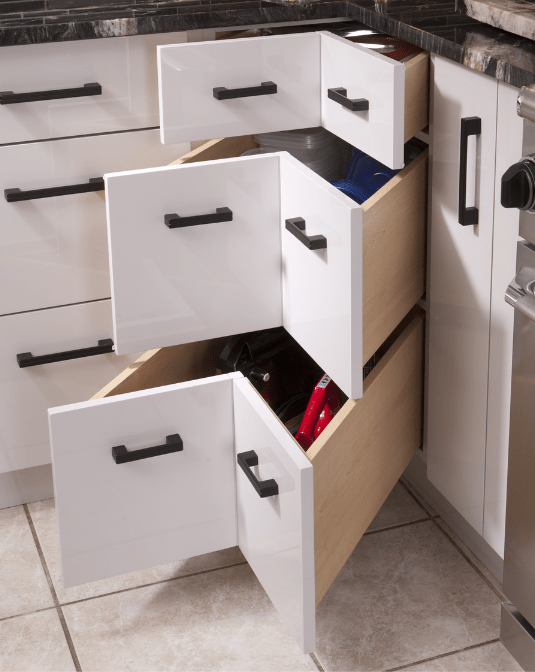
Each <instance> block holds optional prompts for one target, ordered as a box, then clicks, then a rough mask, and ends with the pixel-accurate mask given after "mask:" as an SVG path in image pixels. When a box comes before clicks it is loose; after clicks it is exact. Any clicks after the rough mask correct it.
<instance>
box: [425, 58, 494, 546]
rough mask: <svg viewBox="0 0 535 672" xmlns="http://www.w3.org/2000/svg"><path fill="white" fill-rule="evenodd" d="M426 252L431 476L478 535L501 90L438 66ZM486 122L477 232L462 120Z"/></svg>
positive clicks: (476, 139) (476, 144)
mask: <svg viewBox="0 0 535 672" xmlns="http://www.w3.org/2000/svg"><path fill="white" fill-rule="evenodd" d="M432 63H433V66H434V77H433V106H432V110H433V112H432V119H433V127H432V147H433V149H432V171H431V172H432V184H431V188H432V206H431V223H430V248H429V255H430V256H429V274H430V277H429V297H428V299H429V318H430V321H429V388H428V423H429V424H428V452H427V473H428V478H429V480H430V481H431V483H433V485H434V486H435V487H436V488H437V489H438V490H439V491H440V492H441V493H442V494H443V495H444V496H445V497H446V499H447V500H448V501H449V502H450V503H451V504H452V505H453V506H454V507H455V508H456V509H457V510H458V511H459V512H460V513H461V515H462V516H464V518H465V519H466V520H467V521H468V522H469V523H470V525H472V527H473V528H474V529H475V530H476V531H477V532H478V533H479V534H481V533H482V532H483V498H484V478H485V442H486V426H487V384H488V365H489V330H490V300H491V268H492V236H493V224H494V164H495V151H496V105H497V87H498V83H497V81H496V80H494V79H491V78H490V77H487V76H485V75H482V74H480V73H477V72H474V71H473V70H469V69H467V68H465V67H464V66H461V65H458V64H456V63H452V62H451V61H448V60H446V59H443V58H440V57H436V56H433V57H432ZM474 116H477V117H480V118H481V134H480V135H478V136H471V137H470V138H469V142H468V160H467V178H468V179H467V188H466V193H467V202H466V205H467V206H469V207H471V206H475V207H477V208H478V210H479V223H478V224H477V225H472V226H461V224H459V220H458V207H459V155H460V125H461V118H466V117H474Z"/></svg>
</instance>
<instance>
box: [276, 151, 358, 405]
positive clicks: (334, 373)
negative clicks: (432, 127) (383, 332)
mask: <svg viewBox="0 0 535 672" xmlns="http://www.w3.org/2000/svg"><path fill="white" fill-rule="evenodd" d="M280 174H281V238H282V305H283V308H282V320H283V322H282V323H283V326H284V328H285V329H286V330H287V331H288V332H289V333H290V334H291V335H292V336H293V337H294V338H295V340H296V341H297V342H298V343H299V344H300V345H301V346H302V347H303V348H304V349H305V350H306V351H307V352H308V354H309V355H310V356H311V357H312V358H313V359H314V360H316V362H318V364H320V366H321V367H323V369H324V370H325V371H326V373H328V374H329V376H331V378H332V379H333V380H334V381H335V382H336V384H337V385H338V386H339V387H340V388H341V389H342V390H343V391H344V392H345V393H346V394H347V395H348V397H350V398H351V399H358V398H360V397H361V396H362V366H363V362H362V208H361V207H360V205H358V204H357V203H355V201H353V200H352V199H350V198H348V197H347V196H345V194H343V193H342V192H341V191H339V190H338V189H336V188H335V187H333V186H331V185H330V184H329V183H328V182H326V181H325V180H324V179H322V178H321V177H319V176H318V175H316V174H315V173H313V172H312V171H310V170H309V169H308V168H306V166H304V165H303V164H302V163H300V162H299V161H297V160H296V159H294V158H293V157H291V156H290V155H285V156H284V159H282V158H281V169H280ZM296 218H301V219H302V220H303V222H301V224H300V225H301V226H304V227H305V228H304V231H296V228H295V227H296V223H295V222H293V221H291V220H295V219H296ZM287 220H290V221H289V222H288V223H287ZM297 224H299V222H298V223H297ZM292 232H293V233H292ZM296 233H297V234H299V233H301V236H300V237H299V238H297V237H296ZM311 236H312V237H314V236H323V237H324V238H325V240H324V241H323V244H324V245H325V247H324V248H320V249H310V248H309V247H308V246H307V245H310V243H307V238H310V237H311ZM316 244H317V243H316ZM312 247H314V244H312Z"/></svg>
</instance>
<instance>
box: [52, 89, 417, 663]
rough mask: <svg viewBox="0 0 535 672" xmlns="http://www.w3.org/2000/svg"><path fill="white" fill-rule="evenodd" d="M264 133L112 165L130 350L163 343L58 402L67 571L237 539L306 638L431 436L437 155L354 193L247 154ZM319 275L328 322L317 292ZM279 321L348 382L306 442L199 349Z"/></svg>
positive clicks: (124, 330) (111, 214)
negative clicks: (142, 163) (300, 224)
mask: <svg viewBox="0 0 535 672" xmlns="http://www.w3.org/2000/svg"><path fill="white" fill-rule="evenodd" d="M162 95H163V94H162ZM424 101H425V104H426V102H427V96H425V97H424ZM399 110H400V111H398V113H399V114H401V113H402V112H403V110H404V107H403V106H401V107H400V108H399ZM396 123H397V122H396ZM171 125H172V122H171ZM252 145H253V143H252V138H251V137H250V136H248V137H247V136H246V137H245V138H244V137H241V138H238V139H223V140H216V141H213V142H211V143H208V144H207V145H206V146H204V147H202V148H200V149H199V150H198V151H197V152H193V153H192V154H191V155H190V156H188V157H184V158H183V159H182V160H181V161H179V162H177V163H178V165H175V166H170V167H166V168H158V169H149V170H138V171H130V172H123V173H118V174H111V175H106V176H105V180H106V198H107V215H108V231H109V241H110V261H111V270H112V297H113V310H114V324H115V331H114V338H115V341H116V343H117V350H118V352H127V351H129V350H131V349H133V348H139V347H140V346H144V347H155V346H160V345H161V346H167V347H164V348H162V349H161V350H158V351H157V352H154V351H152V353H147V354H146V355H145V356H144V359H143V360H142V361H141V362H139V363H138V364H136V365H135V372H134V371H131V372H130V373H126V374H125V375H123V376H121V377H119V379H118V381H117V382H116V383H113V382H112V383H111V384H110V385H109V386H107V388H106V389H105V391H103V393H102V394H100V395H98V398H96V399H94V400H92V401H89V402H86V403H81V404H75V405H70V406H65V407H60V408H55V409H51V410H50V411H49V417H50V429H51V444H52V452H53V469H54V480H55V490H56V501H57V511H58V523H59V528H60V538H61V540H62V541H61V553H62V567H63V571H64V581H65V585H66V586H68V585H75V584H77V583H80V582H84V581H90V580H96V579H99V578H104V577H109V576H113V575H115V574H117V573H123V572H128V571H133V570H135V569H140V568H142V567H146V566H148V565H149V566H150V565H152V564H161V563H163V562H169V561H171V560H177V559H179V558H181V557H189V556H191V555H192V554H199V553H205V552H209V551H213V550H216V549H221V548H225V547H226V546H231V545H234V544H236V543H237V544H238V545H239V546H240V548H241V549H242V551H243V553H244V555H245V557H246V558H247V560H248V562H249V564H250V565H251V567H252V568H253V570H254V571H255V573H256V575H257V577H258V578H259V580H260V582H261V583H262V585H263V586H264V588H265V590H266V591H267V593H268V595H269V596H270V598H271V600H272V601H273V603H274V605H275V606H276V608H277V609H278V611H279V613H280V615H281V617H282V619H283V620H284V622H285V623H286V625H287V626H288V628H289V629H290V631H291V632H292V633H293V635H294V636H295V638H296V640H297V641H298V643H299V645H300V646H301V648H302V649H303V651H307V652H308V651H312V650H314V648H315V616H314V612H315V606H316V605H317V604H318V603H319V602H320V600H321V599H322V597H323V595H324V594H325V592H326V591H327V589H328V588H329V586H330V585H331V583H332V581H333V580H334V578H335V577H336V575H337V574H338V572H339V571H340V569H341V568H342V566H343V564H344V563H345V561H346V560H347V558H348V557H349V555H350V553H351V552H352V550H353V549H354V547H355V545H356V543H357V542H358V541H359V539H360V538H361V536H362V534H363V533H364V532H365V530H366V528H367V527H368V525H369V523H370V522H371V520H372V519H373V516H374V515H375V513H376V512H377V511H378V509H379V508H380V506H381V504H382V503H383V501H384V499H385V498H386V496H387V495H388V493H389V492H390V490H391V489H392V487H393V486H394V484H395V482H396V481H397V479H398V478H399V476H400V475H401V473H402V472H403V470H404V468H405V466H406V465H407V463H408V462H409V460H410V458H411V457H412V455H413V454H414V452H415V451H416V450H417V448H418V447H419V446H420V444H421V431H422V385H423V315H422V311H421V310H420V309H419V308H417V307H415V304H416V303H417V301H418V300H419V298H420V297H421V296H422V294H423V291H424V286H425V228H426V227H425V220H426V186H427V152H424V153H423V154H421V156H420V157H419V158H417V159H415V160H414V161H413V162H412V163H410V164H409V165H408V166H407V167H405V168H404V169H403V170H402V171H400V173H399V174H398V175H396V176H395V177H394V178H393V179H392V180H391V181H390V182H388V183H387V184H386V185H384V187H382V188H381V189H380V190H379V191H378V192H376V194H374V196H372V197H371V198H370V199H368V201H366V202H365V203H363V204H362V205H361V206H359V205H357V204H356V203H355V202H353V201H351V200H350V199H348V198H346V197H345V196H343V195H342V194H340V193H339V192H337V191H336V190H334V189H333V188H332V187H331V186H330V185H329V184H327V183H326V182H325V181H324V180H323V179H322V178H320V177H319V176H317V175H316V174H314V173H313V172H312V171H310V170H309V169H308V168H307V167H305V166H304V165H302V164H300V163H299V162H297V161H296V160H295V159H293V158H292V157H290V156H287V155H286V154H284V153H282V154H275V155H271V156H256V157H240V154H241V153H242V151H243V149H244V148H248V147H251V146H252ZM259 203H260V204H262V207H261V208H260V209H259ZM222 208H225V212H226V214H228V213H229V212H230V213H231V214H232V218H230V219H229V217H223V218H222V219H221V218H220V221H215V222H214V221H213V213H214V212H215V213H216V214H220V213H218V209H219V210H221V209H222ZM210 213H211V214H210ZM255 213H256V214H255ZM394 213H395V215H396V216H393V214H394ZM297 217H302V218H303V219H304V220H305V222H306V236H316V235H324V236H325V238H326V239H327V246H326V248H323V249H313V248H312V249H310V248H309V247H308V246H305V245H303V242H302V240H298V239H297V237H295V236H294V235H293V234H292V233H291V231H289V230H288V229H289V227H288V222H291V221H292V219H295V218H297ZM182 218H183V219H184V220H185V221H183V222H181V219H182ZM207 220H208V221H207ZM216 220H217V217H216ZM181 223H184V224H185V226H181ZM301 237H303V236H301ZM222 250H223V251H224V254H221V251H222ZM259 250H260V251H262V256H261V257H259V258H258V260H257V261H255V260H256V259H257V256H258V253H259ZM251 261H253V262H255V263H251ZM318 275H319V277H320V278H322V279H323V283H324V285H325V289H324V290H323V291H324V292H327V293H326V294H325V296H324V294H321V295H320V299H321V297H322V296H324V300H323V302H324V303H325V304H326V316H325V317H326V318H328V319H325V317H323V316H321V315H319V316H318V315H317V314H316V309H317V304H315V302H314V299H315V296H313V295H307V294H306V293H304V292H305V291H306V290H304V288H303V278H304V280H305V284H307V283H306V281H307V279H308V278H310V282H308V284H309V285H310V286H311V287H312V289H314V290H315V289H317V287H316V286H315V285H314V277H315V276H318ZM298 277H300V279H301V282H300V283H299V282H298ZM188 283H189V284H188ZM262 283H264V284H265V285H267V286H266V287H263V286H262ZM396 283H397V285H398V286H399V291H398V292H396V296H395V297H392V292H391V291H389V290H390V288H391V287H392V286H394V285H396ZM221 287H223V289H224V290H226V291H223V292H221ZM234 295H236V296H237V299H238V304H239V305H238V306H237V307H236V306H235V305H234V301H235V297H234ZM249 295H252V298H250V296H249ZM214 301H215V303H214ZM247 301H248V302H247ZM299 302H300V303H301V304H302V305H298V306H297V307H296V303H299ZM328 302H330V304H331V305H329V306H327V303H328ZM264 304H266V305H265V306H264ZM244 305H245V306H249V305H250V306H251V310H245V311H243V307H244ZM267 306H272V307H271V308H270V310H267ZM304 307H306V308H308V309H309V312H306V311H304ZM240 308H241V311H242V312H244V313H245V316H243V315H241V314H240V310H239V309H240ZM253 308H255V309H256V313H254V311H253V310H252V309H253ZM243 319H247V320H251V319H252V320H254V321H253V322H252V323H247V324H245V325H243V324H242V323H241V322H239V321H237V320H243ZM258 320H266V321H267V323H266V324H265V325H264V323H263V322H262V323H258ZM280 325H284V326H286V327H287V328H288V329H290V330H291V333H293V334H294V336H295V337H296V339H297V340H298V341H299V342H300V344H301V345H302V346H303V347H304V348H305V349H306V350H307V352H308V353H309V355H312V356H313V357H315V358H317V361H318V363H319V364H320V366H322V367H324V368H325V369H326V370H327V371H328V372H329V374H330V375H332V376H333V379H334V380H335V382H339V384H340V385H341V386H342V389H344V390H345V391H346V392H347V394H348V395H349V397H350V398H349V399H348V401H347V402H346V403H345V404H344V406H343V408H342V409H341V410H340V412H339V413H338V414H337V415H336V417H335V418H334V419H333V421H332V422H331V423H330V424H329V426H328V428H327V429H326V430H325V431H324V432H323V433H322V434H321V436H320V437H319V438H318V439H317V441H316V442H315V443H314V444H313V446H312V447H311V448H310V449H309V451H308V452H307V453H305V452H304V451H303V450H302V449H301V447H300V446H299V445H298V444H297V442H296V441H295V439H294V438H293V437H292V435H291V434H289V433H288V431H287V430H286V428H285V427H284V426H283V425H282V424H281V423H280V421H279V420H278V418H277V417H276V416H274V414H273V413H272V411H271V409H270V408H269V407H268V406H267V404H266V402H265V401H264V400H263V399H262V398H261V397H260V396H259V395H258V393H257V392H256V390H255V389H254V388H253V387H252V385H251V384H250V382H249V381H248V380H247V379H244V378H243V376H242V375H241V374H230V375H229V374H227V375H221V376H217V377H213V376H208V377H207V374H210V373H211V374H213V368H212V367H207V368H204V367H203V366H202V365H201V363H202V360H204V359H205V358H206V357H208V359H209V360H210V361H212V362H213V361H214V353H216V352H220V351H221V337H224V336H228V335H230V334H231V333H233V332H234V331H236V330H237V329H240V328H242V329H243V328H246V329H247V328H248V329H258V328H265V326H270V327H271V326H280ZM203 336H204V337H205V338H210V339H215V342H214V343H213V345H212V344H211V342H210V341H207V340H200V339H202V338H203ZM352 348H353V349H352ZM197 351H199V355H197V354H196V353H197ZM210 353H211V354H210ZM374 354H375V359H376V364H375V367H374V368H373V369H372V371H371V373H370V374H369V375H368V376H367V377H366V378H365V380H364V382H363V381H362V371H363V364H364V362H365V361H366V359H368V357H370V356H372V355H374ZM197 357H199V358H200V360H201V361H199V366H198V367H197V366H196V365H195V364H194V365H193V368H194V369H195V368H197V371H195V372H194V373H195V377H194V376H190V375H187V376H184V374H183V372H182V371H183V368H184V367H186V368H188V367H189V366H191V365H192V362H195V361H196V358H197ZM332 369H335V371H334V372H332ZM199 370H200V372H201V373H202V375H201V376H199ZM162 377H163V379H164V380H165V384H164V380H162ZM130 379H132V380H130ZM219 427H221V431H220V430H219V429H218V428H219ZM176 435H180V437H181V441H180V447H181V449H177V450H176V451H174V452H173V453H169V448H168V444H169V441H171V442H172V437H173V436H174V437H176ZM75 436H84V437H85V438H84V440H83V445H81V444H80V443H79V442H78V443H77V442H76V441H75V440H74V437H75ZM86 439H87V440H86ZM177 445H179V441H177V440H175V446H177ZM207 445H209V446H210V450H208V451H207V449H206V446H207ZM155 446H158V448H154V447H155ZM73 447H74V448H73ZM117 451H119V452H120V453H121V454H123V455H128V454H130V456H131V458H132V459H133V458H135V457H136V452H137V456H138V457H140V458H142V457H143V460H142V459H139V460H136V461H135V462H133V463H130V462H129V463H127V464H119V463H116V459H115V458H114V454H115V455H117ZM154 452H155V453H156V456H155V457H154V458H153V459H151V460H149V461H146V459H145V457H147V456H148V454H149V453H150V454H153V453H154ZM171 475H173V476H174V477H173V478H172V477H171ZM146 479H150V483H151V486H150V488H149V489H148V490H147V489H146V488H145V487H144V486H143V483H144V482H145V481H146ZM182 479H184V484H183V485H182ZM273 481H274V483H273ZM95 483H98V487H101V488H102V491H101V495H102V498H101V503H102V506H98V507H95V506H92V507H89V506H88V505H87V501H88V500H87V497H89V496H91V497H94V487H95ZM268 484H269V485H268ZM266 486H268V487H269V488H275V489H274V490H273V491H270V493H269V494H267V493H265V492H264V495H265V496H263V494H262V493H263V487H266ZM140 493H141V494H140ZM151 493H152V494H151ZM188 493H190V497H189V498H188V497H187V495H188ZM184 498H186V499H184ZM171 509H172V510H173V512H174V513H173V516H172V517H171V518H170V517H169V516H167V515H162V512H166V511H168V510H171ZM110 512H112V513H110ZM136 512H137V513H136Z"/></svg>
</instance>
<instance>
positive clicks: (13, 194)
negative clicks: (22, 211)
mask: <svg viewBox="0 0 535 672" xmlns="http://www.w3.org/2000/svg"><path fill="white" fill-rule="evenodd" d="M90 191H104V178H103V177H92V178H91V179H90V180H89V182H83V183H82V184H69V185H67V186H66V187H48V188H47V189H29V190H28V191H22V190H21V189H19V188H16V189H4V196H5V198H6V201H7V202H8V203H18V202H19V201H35V200H37V199H38V198H52V197H53V196H69V195H71V194H87V193H89V192H90Z"/></svg>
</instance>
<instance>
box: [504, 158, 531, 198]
mask: <svg viewBox="0 0 535 672" xmlns="http://www.w3.org/2000/svg"><path fill="white" fill-rule="evenodd" d="M534 196H535V164H534V163H533V162H532V161H530V160H526V159H522V161H519V162H518V163H514V164H513V165H512V166H511V167H510V168H508V169H507V170H506V171H505V173H504V174H503V177H502V194H501V203H502V206H503V207H504V208H518V209H519V210H531V209H532V208H533V207H534V206H535V198H534Z"/></svg>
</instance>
